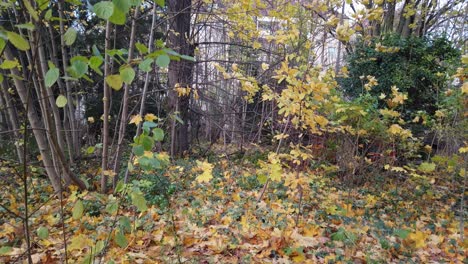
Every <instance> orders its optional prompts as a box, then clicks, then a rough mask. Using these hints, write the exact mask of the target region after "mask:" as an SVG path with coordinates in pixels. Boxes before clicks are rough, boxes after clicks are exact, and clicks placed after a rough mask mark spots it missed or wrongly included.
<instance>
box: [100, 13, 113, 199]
mask: <svg viewBox="0 0 468 264" xmlns="http://www.w3.org/2000/svg"><path fill="white" fill-rule="evenodd" d="M111 28H112V25H111V22H109V21H107V24H106V40H105V49H106V55H105V58H104V85H103V86H104V97H103V98H102V101H103V104H104V106H103V108H104V111H103V112H104V113H103V120H104V122H103V125H102V160H101V170H102V174H101V192H102V193H106V192H107V175H106V171H107V166H108V153H109V100H110V96H111V91H110V89H109V87H108V85H107V83H106V81H105V78H106V77H107V76H109V75H110V60H111V58H110V56H109V54H108V52H107V51H108V50H110V43H111V42H110V41H111V39H110V38H111Z"/></svg>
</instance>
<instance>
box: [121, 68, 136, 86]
mask: <svg viewBox="0 0 468 264" xmlns="http://www.w3.org/2000/svg"><path fill="white" fill-rule="evenodd" d="M120 76H121V77H122V80H123V82H124V83H126V84H131V83H132V81H133V79H134V78H135V71H134V70H133V68H131V67H126V68H124V69H123V70H121V71H120Z"/></svg>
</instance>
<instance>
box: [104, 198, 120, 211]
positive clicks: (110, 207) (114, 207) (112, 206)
mask: <svg viewBox="0 0 468 264" xmlns="http://www.w3.org/2000/svg"><path fill="white" fill-rule="evenodd" d="M118 209H119V204H118V203H117V202H116V201H111V202H110V203H108V204H107V206H106V212H108V213H109V214H115V213H116V212H117V210H118Z"/></svg>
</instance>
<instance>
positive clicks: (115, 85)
mask: <svg viewBox="0 0 468 264" xmlns="http://www.w3.org/2000/svg"><path fill="white" fill-rule="evenodd" d="M106 83H107V84H108V85H109V86H110V87H111V88H112V89H114V90H116V91H119V90H120V89H122V85H123V80H122V77H121V76H120V75H119V74H114V75H109V76H107V77H106Z"/></svg>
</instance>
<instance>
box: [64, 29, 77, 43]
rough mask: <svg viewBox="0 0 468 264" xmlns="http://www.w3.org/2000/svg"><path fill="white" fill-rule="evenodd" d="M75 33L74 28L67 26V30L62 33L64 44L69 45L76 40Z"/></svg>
mask: <svg viewBox="0 0 468 264" xmlns="http://www.w3.org/2000/svg"><path fill="white" fill-rule="evenodd" d="M76 34H77V31H76V29H74V28H72V27H69V28H68V30H67V32H65V34H63V40H64V41H65V45H67V46H71V45H72V44H73V43H74V42H75V40H76Z"/></svg>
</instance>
